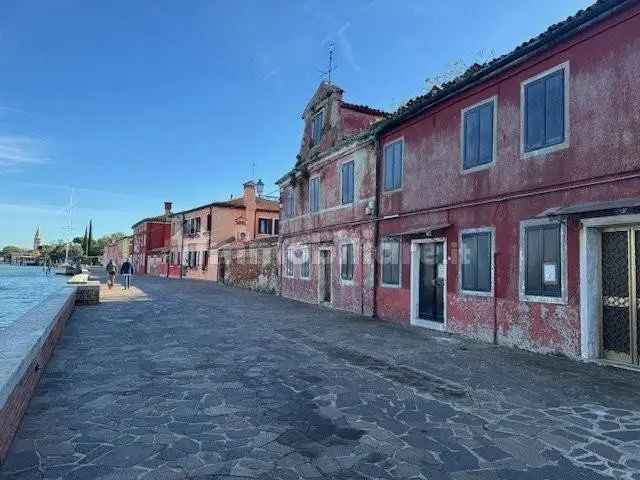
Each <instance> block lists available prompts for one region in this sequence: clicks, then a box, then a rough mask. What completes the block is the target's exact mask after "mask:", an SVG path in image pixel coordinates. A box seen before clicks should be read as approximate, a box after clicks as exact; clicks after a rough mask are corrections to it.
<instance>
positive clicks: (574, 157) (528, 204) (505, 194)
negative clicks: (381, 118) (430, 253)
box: [376, 7, 640, 356]
mask: <svg viewBox="0 0 640 480" xmlns="http://www.w3.org/2000/svg"><path fill="white" fill-rule="evenodd" d="M639 13H640V7H635V8H634V9H632V10H627V11H626V12H624V13H622V14H619V15H617V16H616V17H615V18H611V19H609V20H607V21H605V22H603V23H601V24H599V25H597V26H595V27H591V28H589V29H587V30H585V31H584V32H583V33H581V34H580V35H578V36H576V37H574V38H573V39H572V40H571V41H569V42H565V43H562V44H559V45H557V46H555V47H554V48H553V50H551V51H549V52H547V53H545V54H544V55H540V56H538V57H537V58H534V59H531V60H529V61H528V62H527V63H526V64H524V65H521V66H519V67H517V68H514V69H512V70H510V71H507V72H505V73H504V74H502V75H501V76H500V77H499V78H496V79H494V80H490V81H486V82H484V83H483V84H482V85H481V86H478V87H476V88H474V89H473V90H471V91H469V92H467V93H465V94H461V95H459V96H457V97H455V98H454V99H452V100H449V101H448V102H447V103H446V104H443V105H441V106H438V107H434V108H433V110H432V111H431V112H428V113H425V114H422V115H421V116H419V117H417V118H415V119H412V120H408V121H407V122H406V123H404V124H403V125H400V126H398V127H397V128H395V129H394V130H393V131H390V132H388V133H386V134H385V135H384V136H383V137H382V143H383V144H384V143H386V142H390V141H393V140H395V139H398V138H404V142H405V146H404V165H403V167H404V175H403V179H404V183H403V188H402V190H400V191H398V192H395V193H391V194H385V193H382V194H380V196H379V205H380V217H382V218H383V217H385V216H393V215H399V217H398V218H394V219H386V220H385V219H382V220H381V222H380V234H379V240H381V239H382V238H384V237H385V236H386V235H389V234H393V233H398V232H403V231H407V230H409V229H411V228H414V227H425V226H429V225H435V224H451V227H450V228H448V229H447V230H446V231H445V233H444V234H443V235H445V237H446V241H447V245H448V254H449V259H448V269H447V309H448V312H447V313H448V321H447V329H448V330H450V331H454V332H460V333H464V334H466V335H469V336H472V337H475V338H479V339H482V340H486V341H491V340H492V339H493V336H494V333H497V340H498V343H501V344H508V345H513V346H519V347H523V348H528V349H531V350H537V351H544V352H560V353H564V354H567V355H570V356H577V355H579V353H580V315H579V304H580V303H579V225H578V224H577V223H576V222H575V221H569V223H568V226H567V267H568V268H567V272H568V301H567V304H566V305H553V304H547V303H533V302H523V301H520V299H519V290H518V281H519V249H520V247H519V228H520V222H521V221H523V220H526V219H531V218H534V217H536V216H538V215H539V214H540V213H541V212H543V211H544V210H546V209H548V208H551V207H558V206H565V205H574V204H579V203H584V202H592V201H607V200H616V199H620V198H625V197H637V196H639V193H640V180H638V178H637V177H634V174H637V173H638V172H639V170H640V142H638V132H639V131H640V113H639V112H640V94H638V92H640V35H638V32H640V16H639V15H638V14H639ZM565 62H569V75H570V77H569V132H568V135H569V146H568V147H567V148H565V149H562V150H559V151H556V152H553V153H548V154H544V155H538V156H533V157H529V158H524V157H522V156H521V153H520V150H521V147H520V136H521V135H520V112H521V99H520V91H521V82H522V81H524V80H526V79H528V78H530V77H532V76H534V75H536V74H538V73H541V72H543V71H545V70H547V69H549V68H552V67H555V66H557V65H559V64H562V63H565ZM492 96H497V123H498V127H497V128H498V129H497V157H496V162H495V165H493V166H491V167H490V168H488V169H486V170H481V171H478V172H474V173H464V174H463V173H461V154H460V129H461V110H462V109H463V108H466V107H468V106H471V105H474V104H476V103H478V102H480V101H482V100H485V99H488V98H489V97H492ZM379 162H381V159H380V160H379ZM625 178H626V179H625ZM487 226H490V227H494V228H495V241H496V257H495V262H496V265H495V270H496V276H495V300H494V298H492V297H489V298H483V297H476V296H467V295H462V294H461V293H460V292H459V291H458V259H457V258H455V255H457V253H456V252H457V250H455V251H454V253H455V255H453V256H452V251H453V250H454V248H453V247H454V246H455V247H457V243H458V234H459V231H460V229H466V228H476V227H487ZM410 247H411V244H410V238H405V239H404V241H403V251H402V258H403V265H402V285H401V288H399V289H398V288H395V289H394V288H384V287H380V286H379V287H378V288H377V301H376V310H377V315H378V316H380V317H381V318H384V319H386V320H389V321H393V322H400V323H404V324H407V323H408V322H409V316H410V258H411V253H410ZM494 321H495V322H496V323H497V327H498V328H497V332H495V331H494V330H495V329H494Z"/></svg>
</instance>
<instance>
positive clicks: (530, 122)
mask: <svg viewBox="0 0 640 480" xmlns="http://www.w3.org/2000/svg"><path fill="white" fill-rule="evenodd" d="M545 91H546V87H545V82H544V79H541V80H536V81H535V82H532V83H530V84H528V85H527V86H526V87H525V116H524V121H525V127H524V129H525V148H526V150H527V151H528V150H534V149H536V148H540V147H543V146H544V143H545V127H544V124H545V103H546V102H545V97H546V93H545Z"/></svg>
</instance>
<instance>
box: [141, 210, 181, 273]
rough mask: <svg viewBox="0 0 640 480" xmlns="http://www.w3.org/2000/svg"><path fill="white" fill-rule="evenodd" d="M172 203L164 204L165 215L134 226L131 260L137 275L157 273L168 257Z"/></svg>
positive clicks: (142, 221) (147, 219)
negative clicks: (164, 259) (163, 260)
mask: <svg viewBox="0 0 640 480" xmlns="http://www.w3.org/2000/svg"><path fill="white" fill-rule="evenodd" d="M171 215H172V214H171V202H165V203H164V214H163V215H160V216H157V217H151V218H145V219H144V220H140V221H139V222H137V223H136V224H134V225H133V226H132V227H131V229H132V230H133V241H132V252H131V260H132V263H133V268H134V269H135V272H136V274H138V275H144V274H147V273H150V272H149V268H151V272H152V273H153V272H156V271H157V270H158V269H159V268H160V267H158V265H159V263H161V261H162V258H163V257H164V256H166V251H167V250H168V245H169V240H170V233H171Z"/></svg>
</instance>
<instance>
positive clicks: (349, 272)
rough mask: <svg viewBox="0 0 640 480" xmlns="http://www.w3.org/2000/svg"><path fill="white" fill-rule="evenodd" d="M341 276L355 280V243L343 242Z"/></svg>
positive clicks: (344, 278) (341, 248)
mask: <svg viewBox="0 0 640 480" xmlns="http://www.w3.org/2000/svg"><path fill="white" fill-rule="evenodd" d="M340 278H341V279H342V280H347V281H350V280H353V243H343V244H342V246H341V247H340Z"/></svg>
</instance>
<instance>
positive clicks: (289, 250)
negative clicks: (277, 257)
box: [285, 247, 295, 277]
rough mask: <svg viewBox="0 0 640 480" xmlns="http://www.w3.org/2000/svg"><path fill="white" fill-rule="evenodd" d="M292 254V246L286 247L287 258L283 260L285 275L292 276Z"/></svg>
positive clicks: (293, 253)
mask: <svg viewBox="0 0 640 480" xmlns="http://www.w3.org/2000/svg"><path fill="white" fill-rule="evenodd" d="M294 255H295V252H294V251H293V248H292V247H288V248H287V258H286V261H285V275H286V276H287V277H293V264H294V258H293V257H294Z"/></svg>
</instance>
